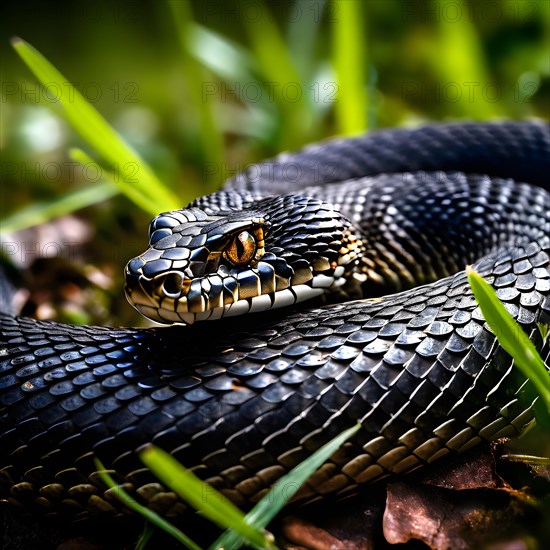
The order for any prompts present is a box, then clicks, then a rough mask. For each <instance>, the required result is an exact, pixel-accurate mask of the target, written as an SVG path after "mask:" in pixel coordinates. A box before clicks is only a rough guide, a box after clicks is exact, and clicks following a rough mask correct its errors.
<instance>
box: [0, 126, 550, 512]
mask: <svg viewBox="0 0 550 550" xmlns="http://www.w3.org/2000/svg"><path fill="white" fill-rule="evenodd" d="M549 174H550V126H549V124H548V123H547V122H542V121H517V122H512V121H504V122H484V123H474V122H454V123H438V124H428V125H424V126H420V127H417V128H398V129H386V130H377V131H373V132H370V133H367V134H365V135H361V136H356V137H348V138H333V139H331V140H328V141H323V142H320V143H317V144H313V145H309V146H306V147H305V148H303V149H302V150H300V151H298V152H293V153H283V154H281V155H279V156H277V157H275V158H273V159H271V160H268V161H264V162H261V163H258V164H253V165H250V166H249V167H248V168H247V169H246V170H245V171H244V172H242V173H240V174H238V175H237V176H235V177H233V178H232V179H230V180H229V181H227V182H226V184H225V185H224V187H223V189H222V190H221V191H219V192H217V193H215V194H213V195H209V196H206V197H202V198H198V199H196V200H194V201H193V202H192V203H191V204H190V205H189V206H188V207H186V208H182V209H181V210H175V211H171V212H164V213H162V214H159V215H158V216H157V217H156V218H154V220H153V221H152V222H151V224H150V227H149V243H148V247H147V249H146V250H145V251H144V252H143V253H142V254H140V255H139V256H137V257H136V258H134V259H132V260H130V261H129V262H128V264H127V266H126V268H125V276H126V283H125V292H126V295H127V297H128V300H129V302H130V304H131V305H132V306H133V307H134V308H136V309H137V310H138V311H139V312H140V313H142V314H143V315H145V316H146V317H148V318H149V319H151V320H152V321H155V322H156V323H155V325H154V326H153V327H149V328H120V327H101V326H72V325H67V324H61V323H57V322H51V321H39V320H34V319H30V318H24V317H18V316H16V315H14V314H13V313H12V312H10V311H8V309H9V308H8V307H6V306H4V307H3V308H2V309H3V310H4V311H3V312H2V313H1V314H0V501H1V502H2V503H3V504H4V505H7V506H9V507H13V508H15V509H19V510H22V511H24V512H25V513H32V514H38V515H40V514H42V515H48V516H53V515H57V516H61V517H72V518H85V517H91V516H100V517H105V515H107V516H113V515H114V516H116V515H117V514H121V513H123V512H124V507H123V506H122V505H121V504H120V503H119V501H118V500H117V499H116V497H115V495H114V494H113V491H112V490H111V489H107V488H106V486H105V485H104V484H103V482H102V480H101V479H100V475H99V473H98V467H97V465H96V463H95V461H94V459H95V458H96V457H98V458H99V459H100V460H101V461H102V463H103V464H104V466H105V468H106V469H107V470H108V471H109V472H110V473H111V475H112V476H113V478H114V479H115V481H117V482H118V483H120V484H121V485H122V486H123V487H124V488H125V489H126V490H127V492H129V493H130V494H131V495H132V496H133V498H135V499H137V500H138V501H139V502H141V503H143V504H145V505H147V506H149V507H150V508H151V509H153V510H156V511H157V512H159V513H161V514H163V515H165V516H174V515H178V514H182V513H185V510H186V507H185V505H184V504H183V503H182V502H181V501H180V500H179V498H178V497H177V496H176V495H175V493H173V492H172V491H170V489H169V488H167V487H165V486H163V485H162V484H161V483H160V482H159V481H158V480H157V479H156V478H155V476H154V475H153V474H152V472H151V471H149V470H148V469H147V468H146V467H145V466H144V464H143V463H142V462H141V460H140V458H139V453H140V450H142V449H143V448H144V447H145V446H146V445H149V444H154V445H156V446H158V447H160V448H162V449H164V450H166V451H168V452H169V453H171V455H172V456H173V457H175V458H176V459H177V460H178V461H180V462H181V463H182V464H183V465H184V466H186V467H187V468H189V469H190V470H191V471H192V472H193V473H195V474H196V475H197V476H198V477H199V478H200V479H201V480H203V481H205V482H206V483H207V484H208V485H207V486H208V487H210V486H211V487H213V488H215V489H217V490H218V491H220V492H221V493H222V494H223V495H224V496H226V497H227V498H229V499H230V500H231V501H232V502H234V503H236V504H237V505H239V506H242V507H247V506H251V505H252V503H254V502H257V501H258V500H259V499H260V498H262V497H263V496H264V495H265V494H266V493H267V492H268V491H269V490H270V488H272V487H274V486H275V487H276V486H277V481H278V480H279V479H280V478H281V477H282V476H283V475H284V474H286V473H288V472H289V471H290V470H291V469H292V468H294V467H295V466H296V465H298V464H300V463H301V462H302V461H303V460H305V459H306V458H308V457H309V456H311V454H312V453H313V452H314V451H316V450H317V449H319V448H320V447H321V446H322V445H324V444H325V443H327V442H328V441H330V440H331V439H332V438H334V437H335V436H336V435H338V434H340V433H342V431H343V430H345V429H347V428H349V427H351V426H354V425H357V423H360V424H361V427H360V429H359V431H358V432H357V433H356V434H355V435H354V436H353V437H352V438H351V439H349V440H348V441H347V442H346V443H344V444H343V445H342V447H341V448H340V449H339V450H338V451H337V452H335V453H334V454H333V455H332V456H331V458H330V459H329V460H328V461H326V462H325V463H324V464H323V465H322V466H321V467H320V468H319V469H318V470H317V471H316V472H315V473H314V474H313V475H312V476H311V477H310V478H309V479H308V481H307V482H306V483H304V484H303V485H302V486H301V488H300V489H299V490H298V492H297V493H296V495H295V497H294V500H296V501H303V502H306V501H319V500H320V501H322V500H323V499H327V498H329V497H330V498H332V497H335V498H344V497H346V496H347V495H351V494H352V493H354V492H358V491H360V490H361V489H362V487H364V486H365V485H366V484H368V483H371V482H375V481H377V480H380V479H383V478H386V477H388V476H401V475H405V474H407V473H409V472H412V471H414V470H416V469H417V468H421V467H429V465H430V464H431V463H433V462H434V461H435V460H438V459H441V458H442V457H444V456H445V455H451V456H452V455H455V454H456V453H460V452H463V451H465V450H467V449H469V448H471V447H473V446H474V445H476V444H478V443H480V442H482V441H492V440H495V439H497V438H501V437H513V436H518V435H519V434H521V433H522V432H523V431H524V430H525V429H527V428H528V427H530V426H532V425H533V423H534V422H535V411H536V408H537V406H538V403H539V400H538V399H537V394H536V392H535V391H534V388H533V385H532V383H531V382H530V381H529V380H528V379H527V378H526V377H525V375H523V374H522V373H521V372H520V371H519V370H518V369H517V368H516V367H515V365H514V360H513V358H512V357H511V356H510V355H509V354H508V353H507V352H506V351H505V350H504V349H503V347H502V346H501V344H500V343H499V341H498V339H497V335H496V334H495V332H493V331H492V330H491V329H490V328H489V326H488V325H487V323H486V322H485V319H484V317H483V314H482V313H481V310H480V308H479V306H478V304H477V302H476V300H475V298H474V296H473V293H472V290H471V288H470V286H469V284H468V280H467V275H466V273H465V266H466V265H467V264H473V267H474V268H475V270H477V271H478V273H479V274H480V275H481V276H483V277H484V278H485V280H486V281H487V282H488V283H489V284H490V285H491V286H492V287H493V288H494V290H495V291H496V294H497V296H498V298H499V299H500V300H501V301H502V303H503V304H504V306H505V307H506V309H507V310H508V312H509V313H511V315H512V316H513V317H514V318H515V319H516V321H517V322H518V323H519V325H520V326H521V328H522V329H523V330H524V331H525V332H526V333H527V335H528V337H529V338H530V340H531V341H532V342H533V344H534V346H535V347H536V349H537V350H538V352H539V353H540V354H541V356H542V358H543V360H544V363H545V364H546V365H548V363H549V358H550V348H549V344H548V339H547V338H545V330H544V327H545V326H547V325H549V324H550V297H549V290H550V193H549V191H550V189H549V187H550V186H549V183H548V180H549ZM6 303H7V300H4V304H6Z"/></svg>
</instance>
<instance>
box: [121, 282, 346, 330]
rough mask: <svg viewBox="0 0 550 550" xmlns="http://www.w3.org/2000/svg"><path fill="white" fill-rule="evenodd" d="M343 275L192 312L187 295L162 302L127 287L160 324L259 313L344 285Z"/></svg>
mask: <svg viewBox="0 0 550 550" xmlns="http://www.w3.org/2000/svg"><path fill="white" fill-rule="evenodd" d="M343 283H344V280H343V279H342V278H340V279H338V280H336V281H335V280H334V279H332V278H329V277H326V276H322V277H321V276H317V277H314V279H313V281H312V285H311V286H310V285H306V284H301V285H295V286H293V287H292V288H286V289H283V290H279V291H276V292H271V293H269V294H261V295H258V296H252V297H249V298H243V299H236V300H235V301H233V302H231V303H227V304H224V305H221V306H217V307H211V308H205V309H203V310H202V311H197V312H192V311H189V309H188V307H187V306H188V304H187V300H186V298H182V299H180V300H173V299H171V298H167V297H166V298H164V299H163V300H162V301H161V302H160V304H159V305H157V304H156V303H155V301H154V300H153V299H152V298H151V297H150V296H148V295H147V294H146V293H143V292H139V291H138V292H136V291H135V290H127V297H128V301H129V302H130V304H131V305H132V306H133V307H134V308H135V309H136V310H137V311H139V312H140V313H141V314H142V315H145V316H146V317H147V318H148V319H151V320H153V321H155V322H157V323H160V324H182V325H192V324H193V323H195V322H196V321H213V320H216V319H220V318H222V317H236V316H239V315H244V314H245V313H257V312H261V311H266V310H268V309H278V308H283V307H288V306H292V305H294V304H297V303H300V302H303V301H306V300H310V299H312V298H316V297H318V296H321V295H322V294H324V293H325V292H326V290H327V288H329V287H331V286H341V285H342V284H343Z"/></svg>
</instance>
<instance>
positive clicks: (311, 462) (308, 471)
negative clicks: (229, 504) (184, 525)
mask: <svg viewBox="0 0 550 550" xmlns="http://www.w3.org/2000/svg"><path fill="white" fill-rule="evenodd" d="M360 429H361V424H357V425H356V426H352V427H351V428H348V429H347V430H345V431H343V432H342V433H341V434H339V435H337V436H336V437H335V438H334V439H332V440H331V441H329V442H328V443H327V444H325V445H323V446H322V447H321V448H320V449H318V450H317V451H315V452H314V453H313V454H312V455H311V456H310V457H309V458H307V459H306V460H304V461H303V462H301V463H300V464H298V466H296V467H295V468H293V469H292V470H291V471H290V472H289V473H288V474H286V475H284V476H283V477H282V478H281V479H279V481H277V483H276V484H275V486H274V487H273V488H272V489H271V491H269V493H268V494H267V495H266V496H265V497H264V498H262V499H261V500H260V502H258V504H256V506H254V508H252V510H251V511H250V512H249V513H248V514H246V517H245V520H246V521H247V522H248V523H250V524H251V525H254V526H255V527H257V528H263V527H266V526H267V525H268V523H269V522H270V521H271V520H272V519H273V518H274V517H275V516H276V515H277V514H278V513H279V512H280V510H281V509H282V508H283V506H284V505H285V504H286V502H287V501H288V500H290V499H291V498H292V496H293V495H294V493H296V491H298V489H299V488H300V487H301V486H302V485H303V484H304V483H305V482H306V481H307V479H308V478H309V477H310V476H311V475H312V474H313V473H314V472H315V471H316V470H317V469H318V468H319V467H320V466H321V465H322V464H324V463H325V462H326V461H327V460H328V459H329V458H330V457H331V456H332V455H333V454H334V453H335V452H336V451H337V450H338V449H339V448H340V447H341V446H342V445H343V444H344V442H345V441H347V440H348V439H349V438H350V437H352V436H353V435H355V434H356V433H357V432H358V431H359V430H360ZM289 488H290V489H289ZM238 544H239V537H238V535H237V534H236V533H233V532H231V531H226V532H225V533H224V534H223V535H222V536H221V537H220V538H219V539H218V540H217V541H216V542H215V543H214V544H213V545H212V546H211V547H210V550H213V549H215V548H225V549H226V550H228V549H230V548H237V547H238V546H237V545H238Z"/></svg>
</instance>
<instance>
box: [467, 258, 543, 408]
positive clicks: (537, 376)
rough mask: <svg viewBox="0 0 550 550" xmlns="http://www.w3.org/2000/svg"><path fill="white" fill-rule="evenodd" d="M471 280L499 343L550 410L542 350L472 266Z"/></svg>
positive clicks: (478, 300)
mask: <svg viewBox="0 0 550 550" xmlns="http://www.w3.org/2000/svg"><path fill="white" fill-rule="evenodd" d="M466 273H467V275H468V281H469V283H470V286H471V287H472V290H473V292H474V296H475V298H476V300H477V302H478V304H479V307H480V309H481V312H482V313H483V316H484V317H485V320H486V321H487V324H488V325H489V327H490V328H491V330H492V331H493V332H494V333H495V336H496V337H497V339H498V342H499V344H500V345H501V346H502V347H503V348H504V350H505V351H506V352H507V353H508V354H510V355H511V356H512V357H513V359H514V364H515V365H516V366H517V367H518V369H520V371H521V372H522V373H523V374H524V375H525V376H527V377H528V378H529V379H530V380H531V382H532V383H533V385H534V386H535V388H536V390H537V392H538V393H539V395H540V397H541V399H542V401H543V402H544V404H545V406H546V410H547V411H548V412H550V374H549V372H548V369H547V367H546V366H545V364H544V361H543V360H542V358H541V356H540V354H539V352H538V351H537V349H536V348H535V346H534V345H533V342H531V340H529V337H528V336H527V334H525V332H524V331H523V329H522V328H521V326H520V325H519V324H518V323H517V322H516V320H515V319H514V318H513V317H512V316H511V315H510V314H509V313H508V311H507V310H506V308H505V307H504V305H503V304H502V303H501V301H500V300H499V299H498V297H497V295H496V292H495V291H494V289H493V287H492V286H491V285H489V284H488V283H487V282H486V281H484V280H483V277H482V276H481V275H480V274H479V273H477V272H476V271H475V270H474V269H473V268H472V267H470V266H468V267H467V268H466Z"/></svg>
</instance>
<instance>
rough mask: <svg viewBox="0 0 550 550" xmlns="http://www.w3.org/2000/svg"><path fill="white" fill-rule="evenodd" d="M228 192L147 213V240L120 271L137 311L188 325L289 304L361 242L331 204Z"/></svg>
mask: <svg viewBox="0 0 550 550" xmlns="http://www.w3.org/2000/svg"><path fill="white" fill-rule="evenodd" d="M233 195H237V196H240V197H241V199H242V195H239V193H238V192H221V193H218V194H215V195H214V196H213V198H211V197H210V198H209V201H208V202H206V199H199V200H198V201H195V203H193V204H194V205H200V206H201V207H198V206H191V207H188V208H184V209H182V210H174V211H171V212H165V213H163V214H160V215H158V216H157V217H156V218H154V219H153V221H152V222H151V224H150V227H149V245H150V247H149V248H148V250H146V251H145V252H144V253H143V254H141V255H139V256H138V257H136V258H134V259H133V260H131V261H130V262H128V264H127V265H126V269H125V276H126V286H125V292H126V297H127V298H128V301H129V302H130V304H131V305H132V306H133V307H134V308H136V309H137V310H138V311H139V312H140V313H142V314H143V315H144V316H145V317H147V318H149V319H151V320H153V321H156V322H159V323H162V324H175V323H178V324H192V323H194V322H195V321H201V320H207V319H209V320H210V319H219V318H220V317H225V316H235V315H241V314H244V313H248V312H256V311H263V310H267V309H274V308H279V307H283V306H288V305H292V304H295V303H297V302H301V301H304V300H308V299H310V298H313V297H316V296H319V295H321V294H323V293H326V292H329V291H330V290H331V289H334V288H336V287H339V286H341V285H342V284H343V283H344V282H345V278H344V274H345V272H346V270H347V267H348V266H349V265H351V264H353V263H354V261H355V260H356V256H357V248H358V246H360V245H361V242H360V240H359V239H358V237H357V236H356V235H355V233H354V231H353V230H352V227H351V222H349V221H348V220H347V218H345V217H343V216H342V215H341V214H340V213H339V212H338V211H337V210H336V209H335V208H334V207H333V206H332V205H330V204H328V203H324V202H323V201H321V200H319V199H316V198H311V197H302V196H295V195H286V196H280V197H273V198H267V199H261V200H257V201H254V200H241V199H238V200H233V199H234V197H233ZM220 197H221V198H220ZM228 197H229V198H228ZM216 198H217V199H218V200H216ZM212 205H215V207H212Z"/></svg>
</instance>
